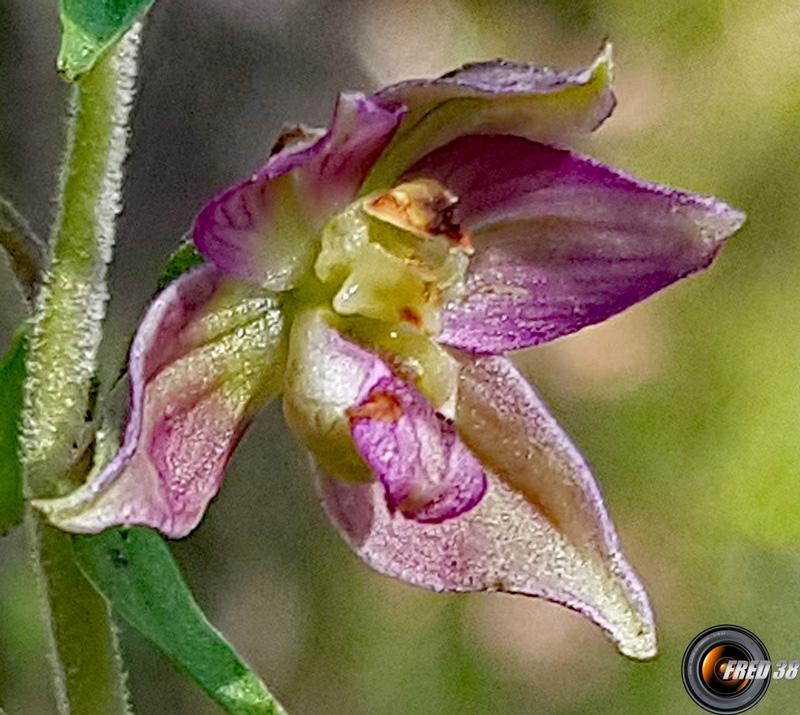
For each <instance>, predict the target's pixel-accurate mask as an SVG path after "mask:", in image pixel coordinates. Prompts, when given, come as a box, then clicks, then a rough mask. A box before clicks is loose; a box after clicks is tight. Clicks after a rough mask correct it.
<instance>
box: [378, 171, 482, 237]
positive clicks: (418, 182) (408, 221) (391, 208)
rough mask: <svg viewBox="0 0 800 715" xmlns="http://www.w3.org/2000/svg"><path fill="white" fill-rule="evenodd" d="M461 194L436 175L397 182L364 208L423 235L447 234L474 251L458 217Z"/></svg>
mask: <svg viewBox="0 0 800 715" xmlns="http://www.w3.org/2000/svg"><path fill="white" fill-rule="evenodd" d="M457 206H458V197H457V196H456V195H455V194H453V193H452V192H451V191H448V190H447V189H446V188H445V187H444V186H442V185H441V184H440V183H439V182H438V181H435V180H433V179H415V180H414V181H408V182H405V183H403V184H399V185H397V186H395V187H394V188H393V189H390V190H389V191H386V192H384V193H383V194H380V195H379V196H376V197H375V198H374V199H372V200H371V201H368V202H367V203H366V204H365V210H366V211H367V213H369V214H370V215H372V216H374V217H375V218H378V219H381V220H382V221H386V222H387V223H390V224H392V225H393V226H397V227H398V228H401V229H403V230H405V231H409V232H410V233H413V234H414V235H416V236H419V237H420V238H431V237H434V236H444V237H445V238H447V239H448V240H449V241H450V242H451V243H452V244H454V245H455V246H456V247H457V248H459V249H460V250H462V251H464V252H465V253H472V252H473V248H472V242H471V240H470V236H469V232H468V231H466V230H465V229H462V228H461V226H460V225H459V224H458V222H457V221H456V219H455V210H456V207H457Z"/></svg>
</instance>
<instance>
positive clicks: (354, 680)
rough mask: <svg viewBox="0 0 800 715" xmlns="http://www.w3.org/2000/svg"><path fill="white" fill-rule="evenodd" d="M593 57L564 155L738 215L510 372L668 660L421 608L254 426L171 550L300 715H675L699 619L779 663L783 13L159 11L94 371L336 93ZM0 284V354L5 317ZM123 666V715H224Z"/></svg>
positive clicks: (144, 650)
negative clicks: (641, 290)
mask: <svg viewBox="0 0 800 715" xmlns="http://www.w3.org/2000/svg"><path fill="white" fill-rule="evenodd" d="M55 4H56V3H55V0H37V1H36V2H26V1H25V0H3V2H2V3H0V31H1V32H2V41H0V193H2V194H3V195H5V196H8V197H10V198H11V199H12V200H13V201H14V202H15V204H16V205H17V206H18V207H19V208H20V209H21V210H22V212H23V213H24V214H25V215H26V216H27V217H28V218H29V219H30V220H31V222H32V223H33V225H34V227H35V229H36V230H37V231H38V232H39V233H40V234H41V235H46V234H47V228H48V225H49V222H50V219H51V207H50V197H51V196H52V195H53V191H54V176H55V168H56V165H57V162H58V158H59V155H60V152H61V146H62V140H63V126H64V120H63V111H64V110H63V107H64V99H65V96H66V91H65V87H64V86H63V84H62V83H61V82H60V80H59V79H58V77H57V76H56V74H55V71H54V57H55V54H56V46H57V30H58V26H57V13H56V9H55ZM606 36H608V37H610V38H611V39H612V40H613V41H614V43H615V47H616V60H617V86H618V95H619V100H620V104H619V108H618V110H617V112H616V113H615V115H614V117H613V118H612V119H611V120H610V121H609V123H608V124H607V125H606V126H605V127H604V128H603V129H602V130H601V131H600V132H598V133H597V135H596V136H595V137H594V138H592V139H591V141H590V142H587V144H586V145H585V146H583V147H581V148H582V149H584V150H587V151H589V152H591V153H593V154H594V155H596V156H598V157H599V158H601V159H602V160H605V161H609V162H613V163H615V164H617V165H620V166H622V167H624V168H626V169H628V170H630V171H632V172H634V173H636V174H638V175H641V176H644V177H647V178H651V179H656V180H660V181H664V182H668V183H672V184H676V185H679V186H682V187H685V188H689V189H693V190H696V191H701V192H707V193H714V194H717V195H719V196H722V197H724V198H725V199H727V200H729V201H730V202H731V203H733V204H734V205H736V206H738V207H740V208H743V209H745V210H746V211H747V212H748V214H749V216H750V220H749V223H748V225H747V227H746V228H745V229H744V231H742V233H741V234H740V235H739V236H737V237H736V238H735V239H734V240H733V241H732V243H731V244H730V245H729V246H728V247H727V248H726V250H725V251H723V253H722V255H721V257H720V259H719V261H718V262H717V264H716V265H715V267H714V268H713V270H712V271H710V272H709V273H707V274H704V275H703V276H702V277H700V278H697V279H694V280H691V281H687V282H685V283H684V284H681V285H680V286H678V287H676V288H674V289H671V290H669V291H667V292H665V293H664V294H662V295H659V296H657V297H656V298H655V299H652V300H650V301H648V302H647V303H645V304H643V305H640V306H638V307H637V308H635V309H633V310H630V311H629V312H627V313H625V314H624V315H622V316H620V317H618V318H615V319H613V320H611V321H609V322H608V323H607V324H605V325H603V326H600V327H597V328H591V329H588V330H586V331H584V332H582V333H580V334H579V335H576V336H573V337H570V338H567V339H564V340H561V341H558V342H557V343H555V344H553V345H551V346H548V347H545V348H540V349H536V350H533V351H530V352H529V353H528V354H526V355H523V356H521V358H520V360H521V363H522V364H523V365H524V367H525V369H526V371H527V373H528V374H529V375H530V377H531V379H532V380H533V381H534V382H536V384H537V385H538V386H539V387H540V389H541V390H542V392H543V393H544V395H545V396H546V397H547V399H548V401H549V402H550V404H551V405H552V407H553V409H554V411H555V413H556V414H557V416H558V417H559V418H560V419H561V420H562V423H563V424H564V426H565V427H566V428H567V429H568V431H569V432H570V433H571V434H572V436H573V437H574V438H575V441H576V442H577V444H578V445H579V446H580V447H581V449H582V450H583V452H584V454H586V456H587V457H588V459H589V461H590V463H591V464H592V465H593V467H594V469H595V472H596V474H597V476H598V478H599V480H600V481H601V483H602V484H603V486H604V489H605V491H606V496H607V500H608V502H609V506H610V508H611V511H612V514H613V516H614V517H615V520H616V522H617V525H618V527H619V531H620V533H621V537H622V540H623V543H624V545H625V548H626V551H627V553H628V555H629V557H630V558H631V560H632V561H633V563H634V564H635V566H636V567H637V569H638V570H639V572H640V574H641V575H642V577H643V579H644V581H645V583H646V584H647V585H648V588H649V591H650V594H651V597H652V600H653V604H654V607H655V610H656V614H657V617H658V623H659V627H660V632H661V639H662V653H661V655H660V656H659V658H658V659H657V660H655V661H654V662H652V663H646V664H637V663H631V662H628V661H626V660H624V659H623V658H621V657H620V656H618V655H617V654H616V653H615V652H614V650H613V648H612V647H611V646H610V644H609V643H607V642H606V640H605V639H604V638H603V636H602V635H601V634H600V633H599V632H598V631H597V630H596V629H595V628H594V627H593V626H592V625H590V624H589V623H588V622H586V621H583V620H582V619H581V618H580V617H578V616H576V615H574V614H572V613H569V612H567V611H566V610H564V609H559V608H557V607H555V606H551V605H548V604H545V603H540V602H534V601H527V600H522V599H515V598H512V597H506V596H499V595H473V596H437V595H434V594H429V593H427V592H424V591H418V590H415V589H413V588H411V587H407V586H404V585H402V584H398V583H394V582H392V581H389V580H386V579H384V578H381V577H379V576H377V575H374V574H373V573H371V572H369V571H368V570H367V569H366V567H364V566H362V565H361V564H360V563H359V562H357V561H356V560H355V559H354V557H352V556H351V554H350V552H349V551H348V549H347V548H346V547H345V546H344V544H343V543H341V542H340V541H339V538H338V536H337V535H336V534H335V533H334V532H333V530H332V529H331V528H330V527H329V526H328V525H327V523H326V520H325V518H324V516H323V515H322V514H321V512H320V509H319V508H318V506H317V503H316V499H315V497H314V495H313V492H312V488H311V481H310V478H309V474H308V471H307V467H306V463H305V459H304V456H303V452H302V450H301V448H299V447H297V446H295V445H294V442H293V441H292V439H291V438H290V436H289V435H288V433H287V430H286V429H285V428H284V426H283V423H282V419H281V416H280V410H279V409H278V407H277V405H273V406H271V407H270V408H269V409H268V410H267V411H266V412H265V413H264V414H263V415H262V416H261V417H260V418H259V420H258V421H257V423H256V424H255V426H254V428H253V429H252V430H251V431H250V432H249V433H248V435H247V437H246V439H245V440H244V443H243V446H242V448H241V449H239V451H237V453H236V456H235V458H234V461H233V464H232V467H231V469H230V470H229V474H228V477H227V479H226V484H225V487H224V489H223V490H222V493H221V495H220V497H219V498H218V499H217V500H216V501H215V502H214V504H213V505H212V508H211V509H210V511H209V514H208V516H207V517H206V519H205V521H204V522H203V524H202V526H201V527H200V528H199V529H198V530H197V531H196V532H195V533H194V534H193V535H192V536H191V537H190V538H188V539H185V540H184V541H182V542H180V543H177V544H175V552H176V554H177V557H178V559H179V560H180V562H181V564H182V565H183V566H184V568H185V570H186V572H187V575H188V578H189V580H190V582H191V584H192V585H193V587H194V589H195V591H196V594H197V597H198V600H199V601H200V603H201V604H202V605H203V607H204V608H205V609H206V611H207V612H208V614H209V615H210V616H211V618H212V620H213V621H214V622H215V623H216V624H217V625H218V626H219V627H220V628H221V630H222V631H223V632H224V633H225V634H226V635H227V636H228V637H229V638H230V639H231V640H232V641H233V642H234V644H235V645H236V646H237V647H238V648H239V649H240V651H241V652H242V654H243V655H244V656H245V657H246V658H247V659H248V660H249V661H250V662H251V663H252V665H253V666H254V667H255V668H256V669H257V670H258V672H259V673H260V674H261V676H262V677H263V678H264V679H265V680H266V682H267V683H269V684H270V685H271V686H273V687H274V689H275V691H276V692H277V693H278V694H279V695H280V696H281V698H282V700H283V701H284V702H285V703H286V705H287V706H288V707H289V709H290V711H291V712H292V713H293V715H316V714H317V713H325V714H326V715H400V714H401V713H403V714H409V713H412V714H414V715H456V714H458V715H478V714H479V713H480V714H488V713H491V714H492V715H495V714H497V715H501V714H502V715H523V714H525V715H527V714H529V713H538V714H541V715H545V714H547V715H567V714H572V713H593V714H597V715H603V714H608V715H620V714H622V713H625V714H628V713H630V714H631V715H633V714H637V715H638V714H639V713H648V714H653V715H656V714H662V713H663V714H667V713H669V714H670V715H672V714H683V713H692V712H696V709H695V706H694V705H693V704H691V703H690V701H689V700H688V698H687V696H686V694H685V693H684V691H683V686H682V685H681V681H680V675H679V667H680V658H681V656H682V654H683V650H684V648H685V647H686V645H687V644H688V642H689V640H690V639H691V638H692V637H693V636H694V635H695V634H696V633H697V632H698V631H700V630H701V629H703V628H705V627H707V626H710V625H713V624H715V623H722V622H734V623H738V624H741V625H744V626H746V627H749V628H752V629H753V630H754V631H755V632H756V633H758V634H759V635H760V636H761V637H762V638H763V639H764V640H765V642H766V643H767V645H768V647H769V649H770V652H771V654H772V656H773V658H774V659H779V658H785V659H794V658H800V613H799V612H798V609H797V606H796V603H797V601H798V597H800V579H799V578H798V577H799V576H800V550H799V549H798V543H799V542H800V518H798V515H800V478H799V477H800V474H799V472H800V469H798V466H799V465H800V440H799V439H798V435H800V359H799V358H800V332H798V326H800V315H799V313H800V282H799V281H798V276H800V243H799V242H798V232H800V201H799V200H798V196H800V162H799V161H798V159H800V120H799V119H798V117H800V5H798V4H797V3H788V2H779V1H778V0H763V1H762V2H759V3H751V2H747V1H746V0H736V1H734V0H730V1H725V0H708V1H707V2H688V1H684V0H675V1H664V2H658V3H656V2H640V1H639V0H610V1H609V2H603V3H592V2H587V1H586V0H574V1H568V0H564V1H563V2H523V1H522V0H498V1H497V2H486V3H484V2H477V1H474V2H463V1H459V0H440V1H439V2H436V3H432V2H418V1H416V0H411V1H409V2H396V1H390V0H375V1H373V2H355V1H354V0H353V1H344V2H322V1H321V0H283V1H279V0H194V1H193V2H190V1H189V0H170V1H169V2H167V1H166V0H165V1H163V2H160V3H157V4H156V8H155V10H154V12H153V13H152V15H151V17H150V20H149V22H148V25H147V28H146V33H145V41H144V59H143V64H142V67H141V82H140V88H139V97H138V102H137V106H136V109H135V114H134V122H133V129H134V135H133V141H132V156H131V159H130V161H129V163H128V183H127V192H126V208H125V213H124V215H123V216H122V219H121V225H120V233H119V238H118V244H117V253H116V262H115V264H114V267H113V270H112V283H113V286H112V288H113V295H114V298H113V300H112V303H111V305H110V308H109V322H108V331H107V340H106V343H105V345H104V348H103V374H104V377H105V378H109V377H110V376H113V375H115V374H116V372H117V370H118V368H119V365H120V364H121V361H122V359H123V357H124V353H125V349H126V347H127V341H128V338H129V336H130V334H131V332H132V330H133V328H134V326H135V324H136V322H137V319H138V317H139V315H140V313H141V311H142V309H143V307H144V305H145V304H146V302H147V300H148V298H149V296H150V295H151V293H152V290H153V286H154V285H155V283H156V280H157V277H158V275H159V272H160V268H161V266H162V265H163V263H164V260H165V258H166V256H167V255H168V254H169V253H170V251H171V250H172V249H173V248H174V247H175V245H176V243H177V241H178V239H179V237H180V236H181V234H183V233H184V231H185V230H186V229H187V227H188V226H189V224H190V222H191V220H192V217H193V215H194V213H195V212H196V211H197V210H198V208H199V207H200V205H201V204H202V203H203V201H204V200H205V199H207V198H208V197H209V196H210V195H211V194H212V193H214V192H215V191H217V190H218V189H220V188H221V187H224V186H225V185H227V184H228V183H230V182H232V181H233V180H235V179H236V178H238V177H240V176H243V175H246V174H247V173H249V172H250V171H251V170H253V169H254V168H255V167H257V166H258V165H259V163H260V162H261V161H262V160H263V159H264V157H265V156H266V155H267V152H268V149H269V147H270V146H271V144H272V142H273V141H274V139H275V137H276V134H277V132H278V131H279V128H280V127H281V125H282V124H283V123H284V122H287V121H298V120H299V121H305V122H307V123H320V124H323V123H325V122H326V121H327V118H328V116H329V113H330V111H331V107H332V104H333V101H334V98H335V96H336V92H337V90H338V89H340V88H365V89H369V88H374V87H377V86H379V85H380V84H383V83H386V82H388V81H393V80H396V79H399V78H402V77H408V76H412V75H431V74H436V73H439V72H441V71H445V70H448V69H451V68H453V67H455V66H457V65H459V64H461V63H463V62H465V61H470V60H476V59H486V58H490V57H494V56H498V55H501V56H506V57H510V58H518V59H527V60H535V61H538V62H542V63H547V64H553V65H565V66H576V65H582V64H585V63H587V62H589V61H590V60H591V59H592V57H593V55H594V52H595V50H596V48H597V47H598V46H599V44H600V42H601V40H602V39H603V38H604V37H606ZM2 270H5V269H4V268H3V269H2ZM0 273H1V271H0ZM0 277H2V280H0V300H2V305H3V309H2V310H0V347H4V346H5V345H7V344H8V341H9V339H10V336H11V334H12V332H13V330H14V328H15V326H16V324H17V323H18V321H19V320H20V319H21V317H22V308H21V306H20V305H19V304H18V303H17V299H16V298H15V296H14V294H13V291H12V290H11V287H10V279H9V276H8V275H7V274H6V273H2V275H1V276H0ZM20 537H21V535H20V534H15V535H14V536H12V537H10V538H8V539H6V540H5V541H4V542H2V543H0V574H2V575H1V576H0V703H2V705H3V707H5V709H6V710H7V712H8V714H9V715H17V714H18V713H20V714H23V715H27V714H28V713H33V714H36V715H38V714H39V713H49V712H51V711H52V710H53V705H52V701H51V700H50V695H49V674H48V671H47V663H46V661H45V659H44V656H43V655H42V653H43V652H44V650H45V649H44V635H43V630H42V627H41V625H40V624H39V620H38V609H37V602H36V598H35V586H34V583H33V579H32V577H31V574H30V572H29V570H28V567H27V563H26V553H25V547H24V544H23V542H22V539H21V538H20ZM124 647H125V652H126V655H127V657H128V664H129V668H130V685H131V689H132V691H133V695H134V700H135V703H136V705H137V707H136V711H137V713H140V714H145V715H151V714H152V715H157V714H159V715H160V714H162V713H175V714H180V713H186V714H188V713H192V714H197V713H214V712H217V710H216V709H215V706H213V705H212V704H209V703H208V702H207V701H206V700H205V699H204V698H203V696H202V694H200V693H199V691H198V690H197V689H196V688H195V686H194V685H192V684H191V683H189V682H188V681H186V680H185V679H183V677H182V676H180V675H179V674H178V673H177V672H176V671H175V670H174V669H173V667H172V666H171V665H170V664H168V663H167V662H165V661H163V660H162V659H161V658H160V656H159V655H158V654H156V653H154V652H153V651H151V650H150V649H149V648H148V646H146V644H144V643H143V642H142V641H141V640H140V639H139V638H138V637H137V636H136V634H134V633H130V632H128V631H125V632H124ZM798 688H800V684H797V683H774V684H773V685H772V687H771V689H770V692H769V693H768V694H767V696H766V698H765V699H764V700H763V701H762V703H761V704H760V705H759V706H758V712H761V713H765V714H766V713H776V714H777V713H781V714H784V713H789V712H793V711H795V710H796V705H795V703H796V701H797V693H798V692H800V691H799V690H798Z"/></svg>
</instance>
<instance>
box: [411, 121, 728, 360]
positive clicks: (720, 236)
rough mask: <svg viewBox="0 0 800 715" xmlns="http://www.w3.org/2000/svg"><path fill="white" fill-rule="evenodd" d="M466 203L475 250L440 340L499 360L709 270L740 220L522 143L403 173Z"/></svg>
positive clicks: (466, 148)
mask: <svg viewBox="0 0 800 715" xmlns="http://www.w3.org/2000/svg"><path fill="white" fill-rule="evenodd" d="M422 176H424V177H427V178H433V179H436V180H437V181H439V182H441V183H442V184H443V185H444V186H446V187H447V188H448V189H449V190H450V191H453V192H454V193H455V194H456V195H458V196H459V199H460V202H459V205H458V211H457V220H458V221H460V222H461V223H462V224H463V225H464V226H466V227H467V228H468V229H469V230H470V232H471V235H472V242H473V245H474V247H475V255H474V256H473V258H472V261H471V263H470V267H469V272H468V275H467V281H466V290H465V292H464V296H463V298H462V299H460V300H457V301H454V302H453V303H452V304H451V305H450V306H449V307H448V310H447V311H446V312H445V316H444V329H443V333H442V335H441V337H440V340H441V341H442V342H443V343H445V344H447V345H450V346H452V347H456V348H459V349H462V350H466V351H469V352H474V353H491V354H497V353H502V352H506V351H510V350H517V349H519V348H525V347H530V346H532V345H537V344H539V343H544V342H547V341H549V340H553V339H554V338H557V337H560V336H562V335H568V334H569V333H572V332H575V331H576V330H579V329H580V328H582V327H584V326H586V325H592V324H594V323H598V322H601V321H603V320H605V319H606V318H609V317H610V316H612V315H614V314H616V313H618V312H620V311H622V310H624V309H625V308H627V307H629V306H630V305H633V304H634V303H637V302H638V301H640V300H642V299H644V298H646V297H647V296H649V295H651V294H652V293H654V292H656V291H658V290H660V289H661V288H664V287H666V286H668V285H670V284H671V283H674V282H675V281H677V280H679V279H680V278H683V277H685V276H687V275H689V274H691V273H694V272H696V271H699V270H701V269H703V268H706V267H707V266H708V265H709V264H710V263H711V261H712V260H713V259H714V257H715V256H716V254H717V252H718V251H719V250H720V248H721V247H722V246H723V244H724V243H725V241H726V240H727V239H728V238H729V237H730V236H731V235H732V234H733V233H735V232H736V231H737V230H738V229H739V227H740V226H741V225H742V223H743V221H744V214H742V213H741V212H739V211H736V210H735V209H732V208H731V207H730V206H728V205H727V204H725V203H723V202H722V201H718V200H717V199H714V198H711V197H707V196H699V195H697V194H691V193H687V192H684V191H679V190H676V189H672V188H669V187H666V186H661V185H658V184H653V183H648V182H643V181H640V180H638V179H635V178H634V177H632V176H629V175H628V174H625V173H623V172H621V171H618V170H616V169H613V168H611V167H608V166H604V165H603V164H600V163H598V162H596V161H594V160H592V159H590V158H588V157H585V156H581V155H579V154H576V153H573V152H570V151H567V150H564V149H558V148H555V147H552V146H547V145H545V144H539V143H537V142H532V141H528V140H526V139H523V138H520V137H512V136H502V135H493V136H492V135H475V136H464V137H461V138H459V139H457V140H455V141H453V142H451V143H450V144H448V145H446V146H444V147H441V148H440V149H438V150H437V151H434V152H432V153H431V154H429V155H428V156H427V157H425V158H423V159H422V160H421V161H420V162H418V163H417V164H416V165H415V166H414V167H412V168H411V169H410V170H409V171H408V172H407V178H410V179H413V178H415V177H422Z"/></svg>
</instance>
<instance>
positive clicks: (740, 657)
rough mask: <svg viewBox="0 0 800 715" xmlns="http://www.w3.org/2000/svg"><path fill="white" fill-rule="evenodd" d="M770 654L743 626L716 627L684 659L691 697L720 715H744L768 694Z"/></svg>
mask: <svg viewBox="0 0 800 715" xmlns="http://www.w3.org/2000/svg"><path fill="white" fill-rule="evenodd" d="M771 674H772V667H771V665H770V664H769V653H768V652H767V649H766V647H765V646H764V644H763V643H762V642H761V640H760V639H759V638H758V636H756V635H755V634H754V633H751V632H750V631H748V630H746V629H745V628H741V627H740V626H714V627H713V628H709V629H707V630H705V631H703V632H702V633H701V634H700V635H698V636H697V637H696V638H695V639H694V640H693V641H692V642H691V643H690V644H689V647H688V648H687V649H686V653H684V655H683V664H682V668H681V675H682V677H683V684H684V686H685V687H686V692H688V693H689V697H691V699H692V700H694V701H695V702H696V703H697V704H698V705H699V706H700V707H701V708H703V709H704V710H707V711H708V712H711V713H717V715H733V714H734V713H743V712H744V711H745V710H749V709H750V708H752V707H753V706H754V705H755V704H756V703H757V702H758V701H759V700H761V698H762V697H764V693H766V692H767V688H768V687H769V682H770V677H771Z"/></svg>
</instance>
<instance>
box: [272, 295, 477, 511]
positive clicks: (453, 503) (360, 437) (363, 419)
mask: <svg viewBox="0 0 800 715" xmlns="http://www.w3.org/2000/svg"><path fill="white" fill-rule="evenodd" d="M334 321H335V319H334V318H333V316H332V315H330V314H329V313H327V312H326V311H324V310H321V309H320V310H312V311H307V312H305V313H301V314H300V315H299V316H298V317H297V318H296V319H295V322H294V324H293V325H292V330H291V334H290V338H289V356H288V359H287V364H286V372H285V386H284V396H283V408H284V413H285V414H286V419H287V422H288V423H289V425H290V427H291V428H292V431H293V432H294V433H295V434H296V435H297V436H298V437H299V438H300V439H301V440H302V441H303V442H304V443H305V444H306V445H307V446H308V448H309V450H311V452H312V453H313V454H314V456H315V457H316V459H317V460H318V461H319V462H320V463H321V464H322V465H323V466H324V468H325V469H326V470H328V471H329V472H330V473H331V474H336V475H337V477H339V478H341V479H344V480H349V481H361V482H368V481H373V480H374V478H375V477H376V476H377V477H378V478H379V479H380V482H381V484H382V485H383V489H385V498H386V500H387V502H388V503H389V504H390V508H391V509H392V510H395V509H399V510H400V511H401V512H402V513H403V514H405V515H406V516H407V517H409V518H413V519H417V520H419V521H427V522H436V521H442V520H443V519H447V518H450V517H451V516H454V515H456V514H459V513H461V512H463V511H465V510H468V509H470V508H471V507H472V506H474V504H475V503H476V502H477V501H478V500H479V499H480V498H481V495H482V494H483V491H484V489H485V475H484V474H483V469H482V468H481V466H480V464H479V463H478V462H477V460H476V459H475V458H474V457H473V456H472V455H471V454H470V452H469V450H468V449H467V448H466V447H465V446H464V444H463V442H462V441H461V440H460V439H459V437H458V435H457V433H456V431H455V429H454V427H453V425H452V423H450V422H449V421H448V420H446V419H445V418H444V417H443V416H442V415H440V414H438V413H437V412H436V410H435V409H434V408H433V406H432V405H431V404H430V403H429V402H428V401H427V400H426V399H425V397H423V396H422V394H421V393H420V392H419V391H418V390H417V388H416V387H415V386H413V385H412V384H410V383H409V382H406V381H404V380H402V379H399V378H398V377H397V376H396V375H394V374H393V373H392V369H391V368H390V367H389V365H388V364H387V363H386V362H385V361H384V360H383V359H382V358H381V357H379V356H378V355H377V354H375V353H374V352H372V351H370V350H368V349H366V348H364V347H362V346H360V345H358V344H357V343H355V342H353V341H352V340H349V339H348V338H347V337H346V336H344V335H342V334H341V333H340V332H339V331H338V330H337V329H336V327H335V326H334Z"/></svg>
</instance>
